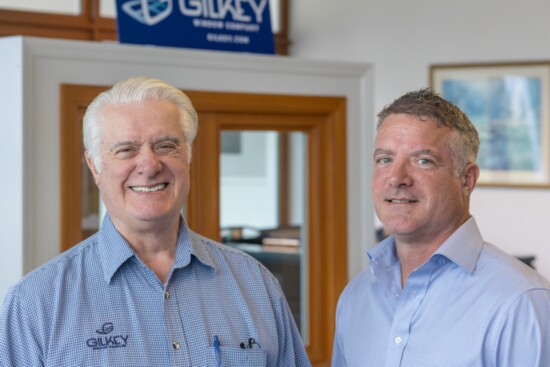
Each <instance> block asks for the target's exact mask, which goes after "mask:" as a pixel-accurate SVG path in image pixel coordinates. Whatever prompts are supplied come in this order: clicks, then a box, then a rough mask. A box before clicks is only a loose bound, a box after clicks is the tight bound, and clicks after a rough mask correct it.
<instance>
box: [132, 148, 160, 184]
mask: <svg viewBox="0 0 550 367" xmlns="http://www.w3.org/2000/svg"><path fill="white" fill-rule="evenodd" d="M137 170H138V173H139V174H140V175H145V176H147V177H155V176H156V175H157V174H158V173H159V172H160V171H161V170H162V162H161V160H160V159H159V157H158V156H157V154H156V153H155V151H154V150H153V149H152V148H151V147H148V146H142V148H141V149H140V152H139V154H138V156H137Z"/></svg>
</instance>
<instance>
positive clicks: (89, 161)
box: [84, 151, 100, 187]
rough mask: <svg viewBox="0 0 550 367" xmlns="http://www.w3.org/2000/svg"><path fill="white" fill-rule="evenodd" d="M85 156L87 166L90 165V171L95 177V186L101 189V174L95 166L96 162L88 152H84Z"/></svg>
mask: <svg viewBox="0 0 550 367" xmlns="http://www.w3.org/2000/svg"><path fill="white" fill-rule="evenodd" d="M84 155H85V156H86V164H87V165H88V168H89V169H90V171H91V172H92V175H93V176H94V181H95V184H96V185H97V187H99V183H100V180H99V177H100V174H99V172H98V170H97V168H96V166H95V164H94V160H93V159H92V157H91V156H90V154H89V153H88V151H86V152H84Z"/></svg>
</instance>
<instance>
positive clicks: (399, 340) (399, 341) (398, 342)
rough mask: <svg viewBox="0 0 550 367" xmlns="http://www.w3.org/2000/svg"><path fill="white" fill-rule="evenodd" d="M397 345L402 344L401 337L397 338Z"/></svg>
mask: <svg viewBox="0 0 550 367" xmlns="http://www.w3.org/2000/svg"><path fill="white" fill-rule="evenodd" d="M395 344H401V337H400V336H398V337H396V338H395Z"/></svg>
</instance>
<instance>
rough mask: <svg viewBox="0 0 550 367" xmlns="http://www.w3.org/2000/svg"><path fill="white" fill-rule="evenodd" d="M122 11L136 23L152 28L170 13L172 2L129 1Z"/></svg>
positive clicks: (160, 0) (153, 0)
mask: <svg viewBox="0 0 550 367" xmlns="http://www.w3.org/2000/svg"><path fill="white" fill-rule="evenodd" d="M122 10H124V12H125V13H126V14H128V15H129V16H131V17H132V18H134V19H135V20H137V21H138V22H141V23H143V24H146V25H148V26H152V25H155V24H157V23H158V22H160V21H162V20H163V19H165V18H166V17H167V16H169V15H170V13H172V0H131V1H127V2H125V3H124V4H122Z"/></svg>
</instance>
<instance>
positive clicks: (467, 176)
mask: <svg viewBox="0 0 550 367" xmlns="http://www.w3.org/2000/svg"><path fill="white" fill-rule="evenodd" d="M478 178H479V166H478V165H477V164H476V163H468V164H467V165H466V168H464V173H463V174H462V187H463V189H464V191H465V193H467V194H468V195H469V194H470V193H471V192H472V191H474V187H475V186H476V183H477V179H478Z"/></svg>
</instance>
